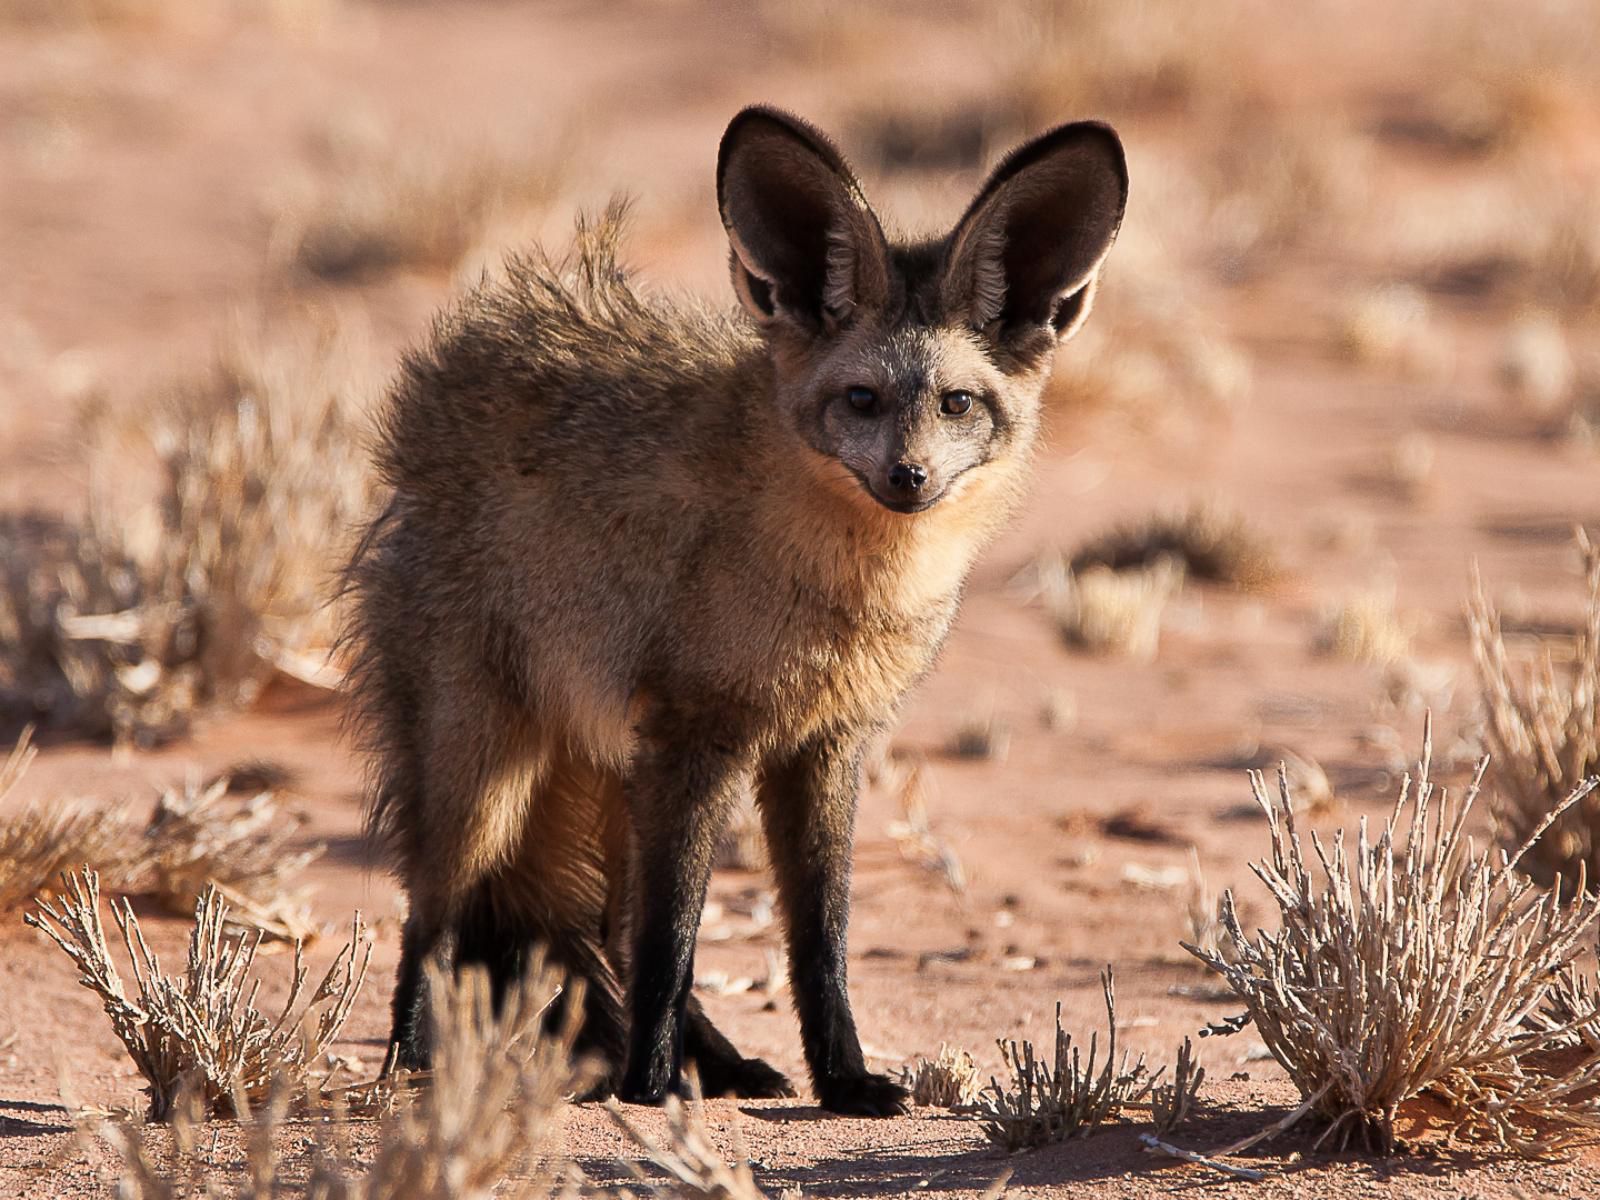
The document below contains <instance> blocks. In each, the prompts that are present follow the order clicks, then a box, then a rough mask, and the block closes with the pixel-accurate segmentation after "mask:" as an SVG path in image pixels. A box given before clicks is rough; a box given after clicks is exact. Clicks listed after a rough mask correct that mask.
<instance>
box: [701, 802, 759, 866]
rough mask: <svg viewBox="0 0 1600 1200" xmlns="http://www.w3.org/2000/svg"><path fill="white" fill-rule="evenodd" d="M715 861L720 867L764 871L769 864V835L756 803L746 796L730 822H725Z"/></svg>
mask: <svg viewBox="0 0 1600 1200" xmlns="http://www.w3.org/2000/svg"><path fill="white" fill-rule="evenodd" d="M712 862H713V865H714V866H715V867H716V868H717V870H719V871H761V870H764V869H765V868H766V865H767V838H766V834H765V832H764V831H763V830H762V828H761V814H760V813H758V812H757V811H756V807H755V804H754V803H752V802H751V801H750V800H749V799H748V798H746V799H745V800H744V801H743V802H742V803H741V804H740V805H739V806H738V807H737V808H735V809H734V810H733V815H732V816H730V817H729V818H728V823H727V824H726V825H725V826H723V829H722V836H721V838H719V839H718V841H717V852H716V857H715V858H714V859H713V860H712Z"/></svg>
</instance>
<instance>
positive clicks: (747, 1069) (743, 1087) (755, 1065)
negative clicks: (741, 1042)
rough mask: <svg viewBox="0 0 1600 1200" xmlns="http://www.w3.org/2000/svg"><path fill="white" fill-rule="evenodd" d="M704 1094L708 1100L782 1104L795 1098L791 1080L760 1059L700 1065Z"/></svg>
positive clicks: (701, 1086)
mask: <svg viewBox="0 0 1600 1200" xmlns="http://www.w3.org/2000/svg"><path fill="white" fill-rule="evenodd" d="M698 1067H699V1071H700V1091H701V1094H702V1095H704V1096H705V1097H706V1098H707V1099H711V1098H713V1097H716V1096H737V1097H738V1098H739V1099H741V1100H778V1099H782V1098H783V1097H785V1096H793V1095H794V1094H795V1090H794V1085H793V1084H792V1083H790V1082H789V1077H788V1076H787V1075H785V1074H784V1073H783V1072H782V1071H779V1070H777V1069H776V1068H775V1067H771V1066H769V1065H768V1064H767V1063H765V1062H763V1061H762V1060H761V1059H759V1058H741V1059H736V1060H734V1061H732V1062H709V1063H700V1064H698Z"/></svg>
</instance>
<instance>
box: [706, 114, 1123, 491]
mask: <svg viewBox="0 0 1600 1200" xmlns="http://www.w3.org/2000/svg"><path fill="white" fill-rule="evenodd" d="M1127 195H1128V173H1127V165H1126V162H1125V160H1124V157H1123V152H1122V144H1121V142H1120V141H1119V140H1118V139H1117V135H1116V134H1115V133H1114V132H1113V131H1112V130H1111V128H1110V127H1109V126H1107V125H1102V124H1098V123H1095V122H1079V123H1076V124H1069V125H1062V126H1060V127H1058V128H1056V129H1053V130H1051V131H1050V132H1048V133H1045V134H1042V135H1040V136H1039V137H1037V138H1035V139H1033V140H1032V141H1030V142H1027V143H1026V144H1024V145H1022V146H1020V147H1018V148H1017V149H1016V150H1014V151H1013V152H1012V153H1011V154H1010V155H1008V156H1007V157H1006V158H1005V159H1004V161H1002V162H1001V163H1000V165H999V166H998V167H997V168H996V169H995V171H994V173H993V174H992V175H990V177H989V179H988V181H987V182H986V183H985V184H984V185H983V187H982V188H980V189H979V191H978V194H977V196H976V197H975V198H974V199H973V201H972V203H971V204H970V205H969V206H968V207H967V210H966V212H965V213H964V214H963V215H962V217H961V219H960V220H959V221H957V222H956V225H955V228H954V229H952V230H951V231H950V232H949V233H948V234H946V235H945V236H944V237H942V238H936V239H925V240H920V241H909V242H902V241H898V240H896V241H891V240H890V239H889V238H888V237H886V236H885V235H884V231H883V227H882V225H881V224H880V223H879V221H878V218H877V216H876V214H875V213H874V212H873V210H872V208H871V206H870V205H869V204H868V203H867V200H866V197H865V195H864V194H863V193H862V190H861V185H860V184H859V183H858V182H857V180H856V178H855V176H854V174H853V173H852V172H851V170H850V167H849V166H848V164H847V163H846V162H845V160H844V157H843V156H842V155H841V154H840V153H839V151H838V149H837V148H836V147H835V146H834V145H833V143H832V142H831V141H829V140H828V138H827V137H826V136H825V135H824V134H822V133H821V132H820V131H819V130H817V129H815V128H814V127H812V126H811V125H809V124H807V123H806V122H804V121H801V120H799V119H797V118H795V117H792V116H789V115H787V114H785V113H782V112H779V111H777V110H775V109H772V108H767V107H754V108H747V109H745V110H744V111H743V112H741V113H739V114H738V115H737V116H736V117H735V118H734V119H733V121H732V123H731V124H730V125H729V126H728V130H727V132H726V133H725V134H724V135H723V138H722V146H721V151H720V153H719V155H718V161H717V202H718V206H719V208H720V210H721V214H722V223H723V225H724V226H725V227H726V229H727V231H728V238H729V241H730V243H731V245H732V255H731V261H732V271H733V285H734V290H735V291H736V292H737V293H738V296H739V300H740V302H741V303H742V304H743V306H744V308H745V311H746V312H748V313H749V315H750V316H751V317H752V318H753V319H754V320H755V321H756V323H757V324H758V325H759V326H760V327H761V329H762V330H763V332H764V335H765V337H766V340H767V344H768V347H769V350H770V352H771V356H772V363H773V371H774V382H775V388H774V395H775V397H776V400H777V403H778V405H779V407H780V409H781V415H782V417H783V418H784V420H785V421H786V423H787V425H788V426H789V429H790V430H791V431H792V433H793V434H794V435H795V436H796V438H797V441H798V445H797V447H796V450H797V453H798V454H800V455H802V456H803V457H806V458H807V459H808V461H809V462H810V463H811V465H812V466H813V467H814V468H816V471H817V475H818V478H819V479H820V480H822V481H824V482H825V483H827V484H829V485H831V486H835V487H842V488H844V489H846V490H848V492H849V493H850V494H851V495H852V496H854V497H856V498H859V499H860V501H861V502H862V503H865V504H869V505H874V506H881V508H882V509H888V510H891V511H893V512H895V513H916V512H921V511H923V510H926V509H929V508H932V507H933V506H934V505H937V504H941V503H944V504H950V503H954V502H958V501H959V498H960V496H961V494H962V493H963V491H965V490H966V489H967V488H968V487H969V486H970V485H971V484H972V483H973V481H975V480H977V479H979V478H981V477H982V476H983V474H984V473H985V470H986V468H987V469H991V470H992V469H996V468H998V467H999V465H1000V464H1004V463H1008V462H1013V461H1015V460H1016V459H1017V458H1018V457H1019V456H1020V455H1021V454H1023V453H1025V451H1026V450H1027V448H1028V447H1029V446H1030V445H1031V443H1032V441H1033V438H1034V434H1035V431H1036V429H1037V426H1038V411H1039V403H1040V393H1041V391H1042V390H1043V387H1044V383H1045V380H1046V378H1047V377H1048V374H1049V370H1050V363H1051V360H1052V357H1053V354H1054V351H1055V348H1056V346H1057V344H1058V343H1059V342H1061V341H1063V340H1065V339H1066V338H1069V337H1071V336H1072V334H1073V333H1075V332H1076V331H1077V330H1078V328H1079V327H1080V326H1081V325H1082V324H1083V322H1084V319H1085V318H1086V317H1087V316H1088V314H1089V308H1090V305H1091V302H1092V301H1093V298H1094V291H1095V285H1096V280H1097V278H1098V275H1099V271H1100V266H1101V264H1102V263H1103V262H1104V261H1105V257H1106V254H1107V253H1108V252H1109V251H1110V249H1111V244H1112V242H1113V241H1114V240H1115V239H1116V236H1117V229H1118V227H1119V226H1120V224H1121V222H1122V214H1123V209H1124V207H1125V205H1126V202H1127Z"/></svg>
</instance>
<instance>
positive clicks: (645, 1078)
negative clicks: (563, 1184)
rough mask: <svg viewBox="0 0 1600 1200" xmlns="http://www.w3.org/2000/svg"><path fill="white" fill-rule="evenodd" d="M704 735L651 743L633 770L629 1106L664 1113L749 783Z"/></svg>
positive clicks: (651, 738) (676, 732)
mask: <svg viewBox="0 0 1600 1200" xmlns="http://www.w3.org/2000/svg"><path fill="white" fill-rule="evenodd" d="M721 733H722V731H721V730H719V731H718V735H719V736H718V738H716V739H707V738H706V737H705V736H704V734H703V732H702V731H700V730H696V729H684V728H681V727H680V728H677V729H670V730H664V729H662V728H660V726H659V724H658V726H657V729H655V730H653V731H652V732H651V734H647V740H646V741H645V742H644V745H643V748H642V749H641V751H640V753H639V756H638V758H636V760H635V764H634V775H633V779H632V780H631V781H630V783H631V786H630V790H629V796H628V805H629V810H630V812H631V814H632V816H633V822H634V832H635V853H636V860H635V866H636V875H635V879H636V881H637V889H636V891H637V894H636V895H635V897H634V902H635V904H636V906H637V907H636V910H635V911H636V914H637V919H636V920H635V922H634V939H635V940H634V953H633V957H632V964H631V966H632V979H631V987H630V995H629V1001H630V1003H629V1008H630V1016H631V1027H630V1029H629V1037H628V1069H627V1071H626V1073H625V1074H624V1076H623V1082H622V1098H623V1099H624V1100H630V1101H634V1102H636V1103H643V1104H659V1103H660V1102H661V1101H662V1099H664V1098H665V1096H666V1095H667V1093H668V1092H669V1091H675V1090H677V1088H678V1087H679V1086H680V1073H681V1071H682V1067H683V1035H684V1027H685V1021H686V1012H685V1009H686V1006H687V1004H688V1001H689V989H690V983H691V980H692V977H693V973H694V943H695V935H696V933H697V931H698V930H699V926H700V914H701V910H702V909H703V908H704V907H705V898H706V885H707V883H708V882H709V881H710V878H711V858H712V853H713V850H714V849H715V844H716V838H717V836H718V834H719V833H720V832H721V830H722V825H723V823H724V821H725V820H726V818H727V814H728V810H729V808H730V807H731V805H732V800H733V797H734V796H735V794H736V792H737V789H738V786H739V784H740V782H741V778H742V763H741V762H740V760H739V759H738V757H737V756H736V755H734V754H732V753H730V752H729V751H728V750H727V749H726V748H725V746H724V745H722V744H720V735H721Z"/></svg>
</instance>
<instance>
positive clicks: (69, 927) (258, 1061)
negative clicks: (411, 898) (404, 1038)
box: [23, 871, 372, 1119]
mask: <svg viewBox="0 0 1600 1200" xmlns="http://www.w3.org/2000/svg"><path fill="white" fill-rule="evenodd" d="M63 884H64V886H63V887H62V888H61V889H60V891H59V892H58V894H57V897H56V899H55V900H54V901H49V900H41V901H39V902H38V906H37V908H36V909H35V911H33V912H30V913H28V914H26V915H25V916H24V918H23V919H24V920H25V921H26V922H27V923H28V924H29V925H32V926H33V927H34V928H36V929H38V930H40V931H42V932H43V933H44V934H45V935H47V936H48V937H49V938H50V939H51V940H52V941H54V942H55V943H56V945H58V946H60V947H61V949H62V950H64V951H65V952H66V953H67V956H68V957H69V958H71V959H72V961H73V963H74V964H75V965H76V966H77V967H78V969H79V971H80V972H82V974H81V976H80V978H79V982H80V983H82V984H83V985H84V986H85V987H87V988H89V989H90V990H92V991H93V992H95V993H96V994H97V995H98V996H99V997H100V999H101V1001H102V1003H103V1004H104V1005H105V1010H106V1015H107V1016H108V1017H110V1019H111V1025H112V1028H113V1029H114V1030H115V1032H116V1034H117V1037H118V1038H120V1039H121V1041H122V1044H123V1045H124V1046H126V1047H127V1049H128V1054H129V1055H130V1056H131V1057H132V1059H133V1063H134V1066H136V1067H137V1068H138V1069H139V1073H140V1074H141V1075H142V1076H144V1080H145V1087H146V1090H147V1091H148V1092H149V1096H150V1116H151V1117H152V1118H154V1119H161V1118H165V1117H166V1116H168V1115H169V1114H170V1113H171V1112H172V1110H173V1105H174V1103H175V1102H176V1101H177V1098H178V1096H179V1093H180V1092H181V1091H182V1089H183V1088H185V1087H195V1088H198V1089H199V1095H200V1096H201V1097H202V1099H203V1102H204V1106H205V1109H206V1111H208V1112H219V1113H238V1112H239V1111H240V1110H241V1109H242V1108H243V1107H245V1105H246V1104H247V1103H248V1104H250V1105H254V1104H259V1103H262V1102H263V1101H265V1100H266V1099H267V1097H268V1096H269V1094H270V1093H271V1092H272V1090H273V1088H274V1086H275V1085H276V1086H282V1084H281V1083H279V1081H286V1082H287V1085H288V1086H291V1087H293V1088H294V1089H295V1090H296V1092H297V1093H304V1092H305V1090H306V1088H307V1086H308V1073H309V1071H310V1069H311V1066H312V1064H313V1063H314V1062H315V1061H316V1060H317V1059H318V1058H320V1057H321V1056H322V1055H323V1054H324V1052H326V1050H327V1048H328V1047H329V1046H330V1045H331V1044H332V1043H333V1041H334V1039H335V1038H337V1037H338V1035H339V1030H340V1029H341V1028H343V1026H344V1022H345V1019H346V1018H347V1017H348V1016H349V1014H350V1008H351V1006H352V1005H353V1004H354V1003H355V999H356V994H357V993H358V992H359V991H360V989H361V983H362V980H363V979H364V978H365V976H366V971H367V964H368V962H369V961H370V960H371V958H372V942H371V939H370V938H368V937H367V936H366V931H365V927H364V926H363V925H362V922H361V917H360V915H359V914H357V916H356V918H355V924H354V929H353V930H352V933H351V938H350V941H349V943H348V944H346V946H345V947H344V949H343V950H341V951H340V952H339V954H338V955H337V956H336V957H335V959H334V962H333V964H332V965H331V966H330V967H329V968H328V971H327V974H325V975H324V976H323V978H322V982H321V983H319V984H318V985H317V987H316V988H315V989H314V990H313V991H312V993H311V994H310V996H308V997H306V998H305V1004H304V1006H302V1007H301V1010H300V1012H299V1014H298V1015H295V1007H296V1005H297V1004H298V1003H299V1001H300V999H301V998H302V996H303V995H304V991H305V983H306V978H307V970H306V966H305V962H304V959H303V955H302V947H301V944H300V943H299V942H296V943H295V948H294V969H293V972H292V975H291V977H290V981H289V992H288V995H287V997H286V998H285V1000H284V1002H283V1005H282V1008H281V1009H280V1011H279V1013H278V1015H277V1016H275V1017H274V1016H270V1015H268V1014H267V1013H265V1012H262V1011H261V1010H259V1009H257V1008H256V1006H255V1000H256V994H257V989H258V988H259V987H260V981H259V980H257V979H255V978H254V975H253V972H254V967H255V958H256V952H257V951H258V950H259V949H260V947H261V940H262V936H263V935H262V934H261V933H260V932H259V931H258V932H256V933H254V934H238V935H235V936H232V937H230V936H228V935H227V934H226V933H225V925H226V918H227V911H228V906H227V902H226V901H224V900H223V899H222V897H221V896H220V895H219V894H218V893H217V891H216V890H215V889H214V888H207V889H206V891H205V893H204V894H203V895H202V896H201V897H200V899H199V901H198V902H197V903H196V905H195V914H194V928H193V929H192V930H191V931H190V935H189V952H188V959H187V962H186V964H185V968H184V970H183V972H182V973H181V974H176V975H168V974H166V973H164V972H163V971H162V968H161V960H160V958H159V957H158V956H157V955H156V953H155V952H154V951H153V950H151V949H150V946H149V944H148V943H147V942H146V941H145V938H144V933H143V931H142V930H141V929H140V928H139V919H138V918H137V917H136V916H134V913H133V907H132V905H130V904H129V903H128V901H127V900H126V899H124V900H122V901H121V902H120V903H118V902H116V901H113V902H112V905H111V916H112V920H113V921H114V922H115V923H116V926H117V931H118V933H119V934H120V935H121V940H122V944H123V947H124V949H125V950H126V952H127V956H128V958H129V960H130V963H131V966H132V970H133V993H132V994H131V995H130V993H129V990H128V987H127V985H126V984H124V982H123V979H122V974H121V972H120V971H118V969H117V965H116V962H115V960H114V958H113V956H112V952H111V947H110V944H109V943H108V942H107V941H106V934H105V927H104V925H103V924H102V923H101V918H100V881H99V877H98V876H97V875H96V874H95V873H94V872H93V871H85V872H83V873H82V874H81V875H80V874H72V875H69V876H68V877H67V878H66V879H64V880H63Z"/></svg>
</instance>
